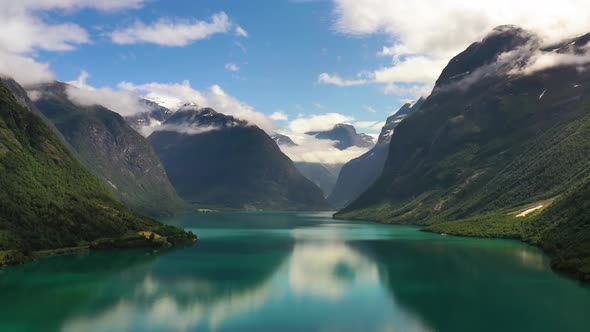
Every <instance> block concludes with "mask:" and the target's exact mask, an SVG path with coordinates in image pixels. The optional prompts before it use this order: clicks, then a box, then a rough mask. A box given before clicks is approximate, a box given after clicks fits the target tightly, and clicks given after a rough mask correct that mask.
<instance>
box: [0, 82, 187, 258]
mask: <svg viewBox="0 0 590 332" xmlns="http://www.w3.org/2000/svg"><path fill="white" fill-rule="evenodd" d="M0 202H2V204H1V205H0V265H1V264H10V263H18V262H21V261H24V260H26V259H30V258H32V257H33V256H34V251H38V250H43V249H55V248H63V247H74V246H80V245H91V243H90V242H93V245H100V246H107V247H108V246H124V245H126V244H131V243H130V242H136V244H143V245H147V244H149V243H144V242H146V241H149V240H146V239H145V238H144V240H146V241H143V240H142V238H141V237H139V236H138V235H137V232H139V231H143V230H152V231H156V232H157V233H158V234H161V235H165V236H169V238H168V240H169V241H170V242H176V241H179V240H182V239H189V238H190V236H189V235H188V234H185V233H184V232H183V231H180V230H178V229H176V228H173V227H169V226H163V225H161V224H160V223H158V222H156V221H154V220H151V219H148V218H144V217H141V216H139V215H137V214H135V213H134V212H132V211H131V210H129V209H128V208H126V207H125V206H123V205H122V204H121V203H119V202H117V201H115V200H114V199H113V198H112V197H111V195H110V193H109V192H108V191H107V190H106V189H105V188H104V187H103V186H102V185H101V183H100V182H99V181H98V180H97V179H96V178H94V177H93V176H92V175H91V174H90V172H88V171H87V170H85V169H84V168H83V167H82V165H81V164H80V163H79V162H78V161H77V160H75V159H74V158H73V157H72V156H71V155H70V153H69V152H68V151H67V149H66V148H65V147H64V145H63V144H62V143H61V141H60V140H59V138H58V137H57V136H56V135H55V134H54V133H53V132H52V130H51V129H50V128H49V127H48V126H47V125H46V124H45V123H44V122H43V121H42V120H41V119H40V118H39V117H38V116H37V115H35V114H33V113H31V112H29V111H28V110H27V109H25V108H24V107H22V106H21V105H20V104H19V103H18V102H17V101H16V99H15V98H14V96H13V95H12V94H11V93H10V91H9V90H8V89H7V87H6V86H5V85H4V84H3V83H0ZM123 238H125V239H126V240H129V241H122V239H123ZM97 241H98V242H97ZM99 242H100V243H99ZM124 242H125V243H126V244H125V243H124Z"/></svg>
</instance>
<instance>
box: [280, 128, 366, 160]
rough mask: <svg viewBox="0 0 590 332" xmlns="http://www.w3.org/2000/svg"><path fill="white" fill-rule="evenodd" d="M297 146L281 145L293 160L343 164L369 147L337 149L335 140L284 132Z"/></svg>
mask: <svg viewBox="0 0 590 332" xmlns="http://www.w3.org/2000/svg"><path fill="white" fill-rule="evenodd" d="M286 134H287V136H289V137H290V138H291V139H292V140H293V141H294V142H295V144H297V146H286V145H281V146H280V148H281V150H282V151H283V153H284V154H286V155H287V156H289V158H291V160H293V161H295V162H308V163H322V164H344V163H347V162H349V161H350V160H351V159H354V158H356V157H359V156H361V155H362V154H364V153H365V152H367V151H369V148H360V147H356V146H353V147H350V148H348V149H346V150H339V149H337V148H336V147H335V146H334V145H335V144H336V143H337V142H336V141H331V140H325V139H317V138H315V137H313V136H310V135H305V134H297V133H289V132H287V133H286Z"/></svg>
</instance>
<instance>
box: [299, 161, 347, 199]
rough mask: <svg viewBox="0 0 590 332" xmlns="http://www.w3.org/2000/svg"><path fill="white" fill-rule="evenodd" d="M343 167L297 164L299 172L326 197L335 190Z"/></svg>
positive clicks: (307, 163)
mask: <svg viewBox="0 0 590 332" xmlns="http://www.w3.org/2000/svg"><path fill="white" fill-rule="evenodd" d="M342 166H343V164H326V163H311V162H303V161H298V162H295V167H297V170H298V171H299V172H300V173H301V174H303V176H305V177H306V178H307V179H309V180H310V181H311V182H313V183H314V184H315V185H316V186H318V187H319V188H320V189H321V190H322V192H323V194H324V197H328V195H330V193H331V192H332V190H333V189H334V185H335V184H336V180H337V179H338V174H339V173H340V170H341V169H342Z"/></svg>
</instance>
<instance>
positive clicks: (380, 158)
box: [328, 98, 424, 208]
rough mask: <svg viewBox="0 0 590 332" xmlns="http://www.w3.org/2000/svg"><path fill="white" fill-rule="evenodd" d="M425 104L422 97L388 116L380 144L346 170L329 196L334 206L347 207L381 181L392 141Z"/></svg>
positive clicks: (347, 166) (354, 161)
mask: <svg viewBox="0 0 590 332" xmlns="http://www.w3.org/2000/svg"><path fill="white" fill-rule="evenodd" d="M423 102H424V99H422V98H420V99H419V100H418V101H417V102H416V103H415V104H414V105H411V104H405V105H404V106H402V108H400V110H399V111H398V112H397V113H395V114H394V115H392V116H390V117H388V118H387V121H386V122H385V126H383V128H382V129H381V134H380V135H379V139H378V140H377V144H376V145H375V146H374V147H373V148H372V149H371V150H369V151H368V152H367V153H365V154H363V155H362V156H360V157H358V158H355V159H353V160H351V161H349V162H348V163H346V164H345V165H344V166H343V167H342V169H341V171H340V173H339V174H338V179H337V181H336V184H335V185H334V189H333V190H332V191H331V194H330V196H329V197H328V202H329V203H330V204H331V205H332V206H334V207H337V208H342V207H345V206H346V205H347V204H349V203H350V202H352V201H354V200H355V199H357V198H358V197H359V196H360V195H361V194H362V193H363V192H364V191H365V190H367V188H369V187H370V186H371V185H372V184H373V183H374V182H375V180H377V178H378V177H379V175H381V171H383V166H384V165H385V160H386V159H387V155H388V153H389V142H390V141H391V139H392V136H393V134H394V131H395V128H396V127H397V125H398V124H399V123H400V122H401V121H402V120H403V119H404V118H405V117H407V116H409V115H411V114H412V113H414V112H416V111H417V110H419V109H420V107H421V105H422V103H423Z"/></svg>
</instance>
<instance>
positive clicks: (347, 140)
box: [305, 123, 375, 150]
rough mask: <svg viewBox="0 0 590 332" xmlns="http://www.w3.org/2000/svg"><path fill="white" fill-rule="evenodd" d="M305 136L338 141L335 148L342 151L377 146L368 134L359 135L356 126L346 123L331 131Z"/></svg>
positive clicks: (312, 132)
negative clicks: (354, 147)
mask: <svg viewBox="0 0 590 332" xmlns="http://www.w3.org/2000/svg"><path fill="white" fill-rule="evenodd" d="M305 134H306V135H310V136H314V137H315V138H318V139H325V140H331V141H336V142H337V143H336V144H335V145H334V146H335V147H336V148H338V149H340V150H346V149H348V148H350V147H353V146H357V147H361V148H366V147H370V146H373V144H375V140H374V139H373V137H371V136H369V135H367V134H358V133H357V132H356V129H355V128H354V126H352V125H349V124H344V123H339V124H337V125H335V126H334V128H332V129H330V130H326V131H310V132H307V133H305Z"/></svg>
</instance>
